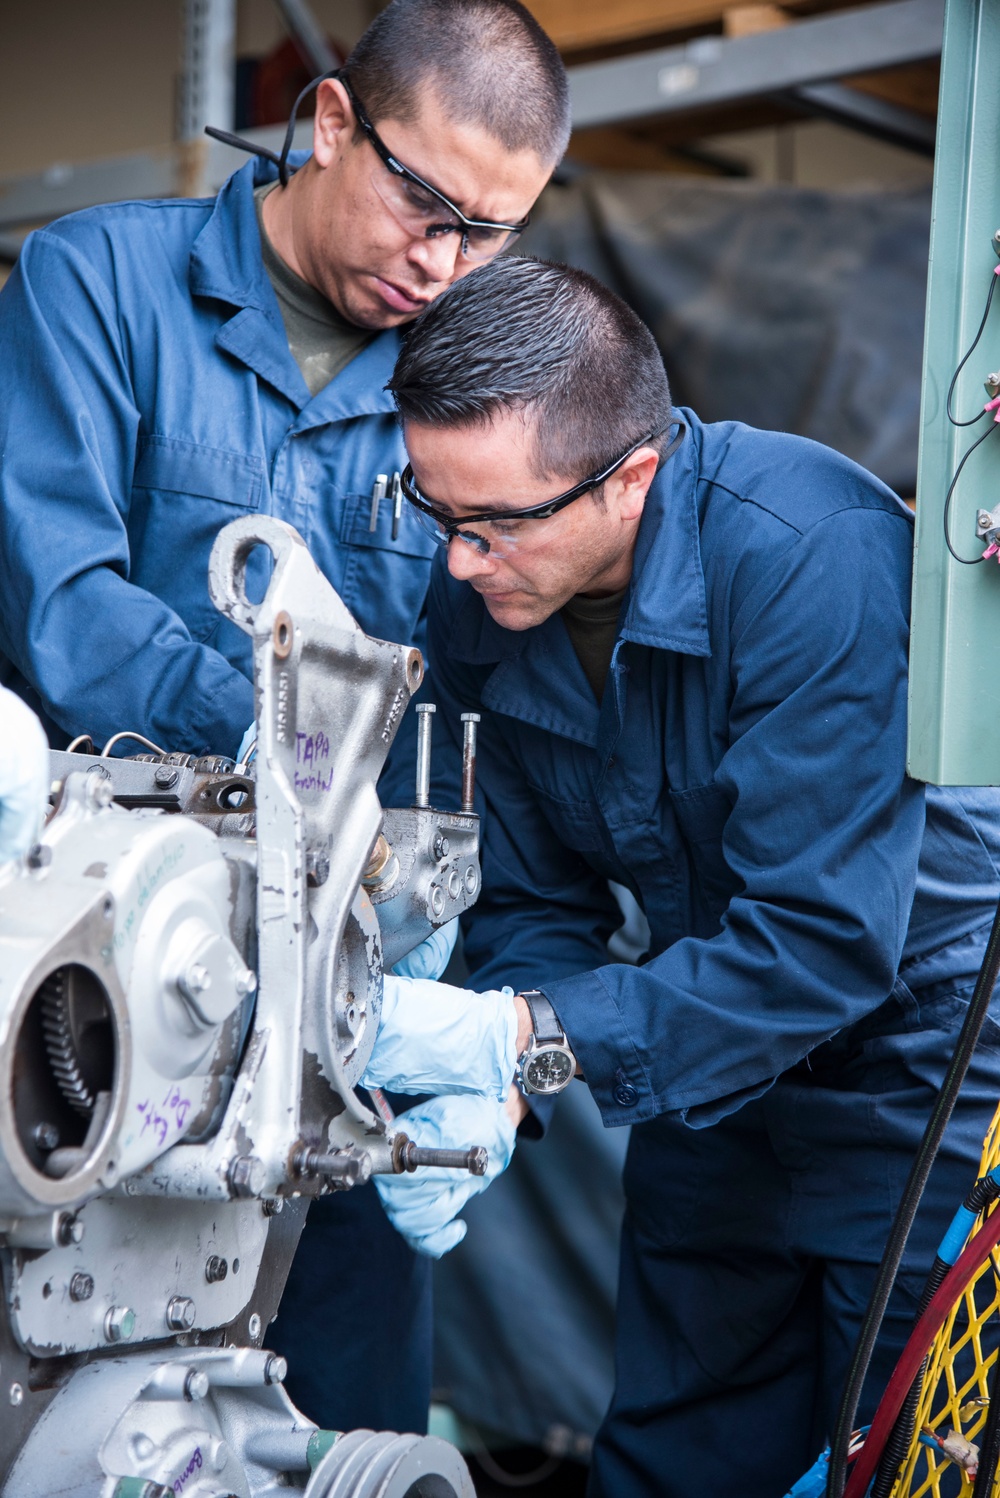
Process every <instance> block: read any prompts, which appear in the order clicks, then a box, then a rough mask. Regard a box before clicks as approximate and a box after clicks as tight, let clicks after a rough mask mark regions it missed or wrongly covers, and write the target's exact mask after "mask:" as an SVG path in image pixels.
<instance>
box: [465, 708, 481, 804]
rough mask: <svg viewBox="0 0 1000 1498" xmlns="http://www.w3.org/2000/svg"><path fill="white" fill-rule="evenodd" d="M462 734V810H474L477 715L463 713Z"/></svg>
mask: <svg viewBox="0 0 1000 1498" xmlns="http://www.w3.org/2000/svg"><path fill="white" fill-rule="evenodd" d="M462 722H463V723H464V724H465V728H464V729H463V734H462V810H463V811H475V809H476V724H477V723H478V722H479V714H478V713H463V714H462Z"/></svg>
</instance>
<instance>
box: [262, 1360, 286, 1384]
mask: <svg viewBox="0 0 1000 1498" xmlns="http://www.w3.org/2000/svg"><path fill="white" fill-rule="evenodd" d="M287 1377H288V1364H287V1362H286V1361H285V1359H284V1358H281V1357H278V1356H277V1355H276V1354H273V1355H272V1356H271V1357H269V1358H268V1360H267V1362H266V1363H265V1364H264V1382H265V1383H266V1384H283V1383H284V1382H285V1379H286V1378H287Z"/></svg>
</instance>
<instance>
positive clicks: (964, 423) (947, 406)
mask: <svg viewBox="0 0 1000 1498" xmlns="http://www.w3.org/2000/svg"><path fill="white" fill-rule="evenodd" d="M998 279H1000V277H998V276H997V272H996V270H992V271H990V289H989V293H988V295H987V297H986V310H985V311H984V313H983V318H982V322H981V323H980V324H979V332H978V333H977V334H976V336H975V338H973V340H972V342H971V343H970V345H969V351H968V353H967V354H966V355H965V357H964V358H963V360H962V362H961V364H960V365H959V366H958V368H957V369H956V370H955V373H954V374H953V375H952V377H951V384H950V385H949V386H948V399H947V401H946V402H945V410H946V411H947V412H948V420H949V421H950V422H951V424H952V426H956V427H971V426H975V424H976V422H977V421H981V420H982V419H983V417H984V416H985V415H986V412H985V411H977V412H976V414H975V416H970V417H969V420H968V421H959V420H958V419H957V418H956V417H954V416H953V415H952V412H951V398H952V396H953V395H954V394H955V386H956V385H957V384H958V377H959V375H960V374H961V373H962V370H963V369H964V368H965V366H966V364H968V362H969V360H970V359H971V358H972V355H973V354H974V353H975V350H976V345H977V344H978V342H979V340H980V338H982V336H983V329H984V328H985V326H986V319H987V318H988V317H989V315H990V305H991V303H992V301H993V293H994V291H996V288H997V280H998Z"/></svg>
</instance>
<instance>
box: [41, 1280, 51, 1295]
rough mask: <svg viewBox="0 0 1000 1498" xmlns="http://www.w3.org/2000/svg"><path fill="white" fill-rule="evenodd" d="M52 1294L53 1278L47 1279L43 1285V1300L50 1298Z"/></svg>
mask: <svg viewBox="0 0 1000 1498" xmlns="http://www.w3.org/2000/svg"><path fill="white" fill-rule="evenodd" d="M51 1294H52V1281H51V1280H46V1281H45V1284H44V1285H43V1286H42V1299H43V1300H48V1298H49V1296H50V1295H51Z"/></svg>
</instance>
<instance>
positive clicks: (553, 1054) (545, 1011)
mask: <svg viewBox="0 0 1000 1498" xmlns="http://www.w3.org/2000/svg"><path fill="white" fill-rule="evenodd" d="M521 998H522V999H523V1000H524V1002H525V1003H526V1004H527V1006H528V1013H529V1014H530V1015H531V1028H532V1030H533V1031H534V1034H533V1035H531V1037H530V1038H529V1040H528V1044H527V1048H526V1049H525V1050H523V1051H522V1052H521V1054H520V1056H518V1058H517V1072H516V1076H517V1080H518V1082H519V1083H520V1085H521V1089H522V1091H524V1092H527V1093H540V1094H541V1095H542V1096H544V1097H551V1096H553V1094H554V1093H557V1092H562V1090H563V1088H564V1087H568V1086H569V1084H570V1082H571V1081H572V1080H573V1075H574V1073H575V1071H576V1057H575V1056H574V1055H573V1052H572V1051H571V1050H570V1048H569V1042H568V1041H567V1039H566V1034H565V1031H564V1030H563V1028H562V1026H561V1025H560V1023H559V1020H558V1019H557V1017H556V1012H555V1010H554V1009H553V1007H552V1005H551V1004H550V1003H549V1001H548V999H547V998H546V997H545V995H544V994H543V993H539V992H538V989H537V988H531V989H529V990H528V992H527V993H522V994H521Z"/></svg>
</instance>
